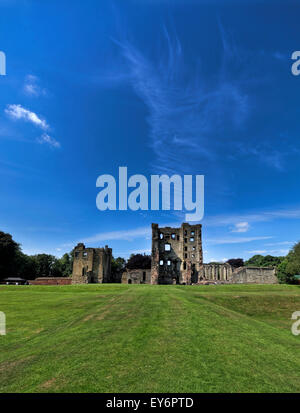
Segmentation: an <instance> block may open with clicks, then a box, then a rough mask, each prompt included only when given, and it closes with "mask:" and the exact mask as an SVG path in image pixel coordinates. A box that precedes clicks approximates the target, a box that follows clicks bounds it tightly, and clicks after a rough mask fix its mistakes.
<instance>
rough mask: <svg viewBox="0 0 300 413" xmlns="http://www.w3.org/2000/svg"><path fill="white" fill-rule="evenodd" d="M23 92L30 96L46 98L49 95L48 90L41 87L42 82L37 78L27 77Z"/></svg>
mask: <svg viewBox="0 0 300 413" xmlns="http://www.w3.org/2000/svg"><path fill="white" fill-rule="evenodd" d="M23 91H24V93H25V94H26V95H28V96H34V97H38V96H45V95H46V94H47V92H46V89H44V88H42V87H41V86H40V81H39V78H38V77H37V76H34V75H27V76H26V77H25V82H24V87H23Z"/></svg>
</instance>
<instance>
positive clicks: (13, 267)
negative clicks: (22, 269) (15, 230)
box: [0, 231, 21, 279]
mask: <svg viewBox="0 0 300 413" xmlns="http://www.w3.org/2000/svg"><path fill="white" fill-rule="evenodd" d="M20 251H21V249H20V245H19V244H18V243H17V242H15V241H14V240H13V238H12V236H11V235H10V234H8V233H5V232H2V231H0V278H1V279H3V278H6V277H9V276H14V275H17V273H16V271H17V257H18V254H19V253H20Z"/></svg>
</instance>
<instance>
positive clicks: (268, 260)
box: [245, 254, 285, 267]
mask: <svg viewBox="0 0 300 413" xmlns="http://www.w3.org/2000/svg"><path fill="white" fill-rule="evenodd" d="M284 258H285V257H274V256H272V255H266V256H264V255H259V254H257V255H253V257H251V258H249V260H248V261H245V266H246V267H277V266H278V265H279V264H280V263H281V262H282V261H283V260H284Z"/></svg>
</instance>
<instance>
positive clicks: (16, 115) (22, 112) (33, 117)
mask: <svg viewBox="0 0 300 413" xmlns="http://www.w3.org/2000/svg"><path fill="white" fill-rule="evenodd" d="M5 113H6V115H7V116H9V117H10V118H11V119H14V120H25V121H27V122H30V123H32V124H34V125H35V126H38V127H39V128H41V129H43V130H47V129H49V125H48V124H47V122H46V120H45V119H43V118H42V117H40V116H39V115H37V114H36V113H34V112H32V111H30V110H28V109H26V108H24V107H23V106H22V105H7V106H6V108H5Z"/></svg>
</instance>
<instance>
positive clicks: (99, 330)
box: [0, 284, 300, 393]
mask: <svg viewBox="0 0 300 413" xmlns="http://www.w3.org/2000/svg"><path fill="white" fill-rule="evenodd" d="M297 310H298V311H300V286H288V285H273V286H269V285H265V286H264V285H257V286H254V285H252V286H251V285H223V286H151V285H120V284H103V285H85V286H58V287H56V286H0V311H4V312H5V313H6V317H7V335H6V336H0V392H2V393H4V392H299V391H300V379H299V378H300V373H299V372H300V336H293V335H292V334H291V330H290V329H291V325H292V320H291V314H292V313H293V312H294V311H297Z"/></svg>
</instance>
